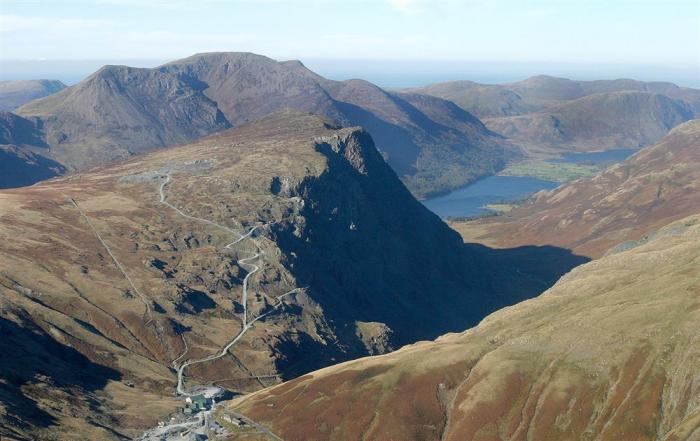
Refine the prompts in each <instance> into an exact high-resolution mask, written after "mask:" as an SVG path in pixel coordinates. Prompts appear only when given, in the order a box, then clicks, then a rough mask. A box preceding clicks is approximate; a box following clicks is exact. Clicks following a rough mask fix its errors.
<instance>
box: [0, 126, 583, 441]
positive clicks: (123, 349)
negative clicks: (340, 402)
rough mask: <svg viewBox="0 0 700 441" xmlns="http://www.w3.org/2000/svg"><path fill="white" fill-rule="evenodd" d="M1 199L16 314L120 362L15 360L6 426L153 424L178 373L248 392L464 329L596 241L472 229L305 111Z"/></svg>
mask: <svg viewBox="0 0 700 441" xmlns="http://www.w3.org/2000/svg"><path fill="white" fill-rule="evenodd" d="M271 158H274V160H272V159H271ZM191 195H197V196H196V197H192V196H191ZM0 199H1V200H2V211H1V213H2V215H1V216H2V217H1V219H2V223H1V225H2V230H1V231H0V235H2V237H3V238H4V239H3V240H4V243H7V244H8V246H7V247H5V248H3V249H2V251H1V252H0V264H1V267H2V272H1V273H0V275H1V279H0V280H1V284H0V286H1V288H0V289H2V307H1V308H0V311H2V318H3V320H6V321H7V323H8V326H13V327H15V328H16V329H17V330H18V331H13V333H14V334H16V335H17V336H18V337H21V338H24V339H28V338H29V335H32V336H36V337H31V338H38V336H42V337H41V338H43V339H46V341H47V342H51V343H50V344H51V345H55V346H57V347H59V348H64V347H65V348H75V350H76V351H77V352H78V353H79V354H81V355H80V356H81V357H83V358H82V359H81V360H83V361H81V363H92V364H94V365H95V367H94V368H92V369H94V370H95V371H96V372H99V371H100V370H105V371H107V372H109V375H107V376H106V377H100V378H103V379H104V378H106V380H105V381H104V382H102V383H96V384H94V385H90V386H89V387H88V385H85V384H83V383H81V382H76V383H75V384H70V383H63V382H62V381H63V380H62V378H63V377H62V375H63V374H59V373H57V372H56V371H55V369H57V368H59V366H61V365H60V364H57V363H55V362H54V361H52V360H51V356H50V354H52V353H56V350H53V352H49V358H48V360H47V362H48V363H51V364H52V367H49V368H43V369H42V372H43V373H42V374H41V375H38V376H33V375H30V376H28V377H27V376H25V375H24V374H22V373H20V372H17V373H16V374H13V375H12V376H10V377H9V379H8V380H9V381H8V382H6V383H4V384H5V385H6V386H5V387H7V388H8V389H7V392H4V394H5V395H4V398H3V403H7V404H9V405H10V406H9V407H7V406H6V405H5V406H3V408H2V410H0V415H2V417H1V418H0V421H2V422H3V423H2V424H0V430H1V432H0V433H3V436H12V437H13V438H17V439H27V437H28V436H29V435H28V434H29V433H32V434H36V435H37V436H39V437H40V438H44V437H47V436H48V434H49V433H59V435H58V436H66V434H67V433H80V434H81V436H85V437H97V438H99V439H112V438H114V439H119V438H120V437H134V436H138V435H139V434H140V433H141V432H142V431H144V430H146V429H148V428H153V427H156V426H157V422H158V421H163V420H164V419H165V418H166V417H167V416H168V415H171V414H172V412H175V411H177V409H178V407H180V406H182V404H179V403H181V399H182V398H177V397H175V396H174V392H175V391H177V392H178V393H179V394H180V397H183V396H184V397H187V396H191V395H193V394H194V393H195V391H199V390H200V388H201V387H206V388H211V387H214V388H221V389H217V390H226V391H229V392H228V393H235V394H242V393H248V392H251V391H255V390H258V389H260V388H263V387H266V386H269V385H271V384H276V383H278V382H280V381H281V380H285V379H290V378H295V377H297V376H299V375H302V374H304V373H306V372H309V371H311V370H314V369H317V368H320V367H323V366H327V365H330V364H334V363H337V362H339V361H342V360H348V359H354V358H357V357H359V356H363V355H369V354H381V353H386V352H388V351H391V350H393V349H395V348H397V347H400V346H402V345H404V344H406V343H410V342H414V341H417V340H421V339H425V338H435V337H437V336H438V335H441V334H443V333H445V332H448V331H457V330H460V329H464V328H465V327H468V326H471V325H473V324H476V323H477V322H478V321H479V320H480V319H481V318H482V317H483V316H484V315H486V314H488V313H489V312H491V311H494V310H496V309H498V308H500V307H502V306H505V305H510V304H514V303H516V302H518V301H521V300H523V299H526V298H529V297H532V296H534V295H537V294H538V293H539V292H541V291H542V290H544V289H546V288H547V287H548V286H550V285H551V284H552V283H554V282H555V281H556V280H557V278H558V277H559V276H560V275H561V274H564V273H565V272H567V271H568V270H569V269H570V268H572V267H573V266H576V265H578V264H580V263H582V262H584V261H585V260H586V259H585V258H581V257H578V256H575V255H572V254H570V253H568V252H567V251H566V250H559V249H556V248H553V247H524V248H518V249H512V250H508V249H503V250H492V249H489V248H487V247H483V246H478V245H465V244H463V243H462V242H461V240H460V238H459V236H458V235H457V234H456V233H454V232H453V231H451V230H450V229H449V228H448V227H447V226H446V225H444V224H443V223H442V222H441V221H440V220H439V219H438V218H437V216H435V215H433V214H432V213H430V212H429V211H428V210H426V209H425V208H424V207H423V206H422V205H421V204H420V203H419V202H418V201H416V200H415V199H414V198H413V197H412V196H411V194H410V193H409V192H408V190H407V189H406V188H405V187H404V186H403V185H402V184H401V182H400V181H399V180H398V178H397V176H396V174H395V173H394V172H393V171H392V170H391V169H390V168H389V167H388V166H387V165H386V163H385V162H384V161H383V159H382V157H381V155H380V154H379V152H378V151H377V150H376V149H375V148H374V145H373V143H372V140H371V138H370V136H369V134H367V132H364V131H363V130H362V129H359V128H345V129H343V128H338V127H336V126H334V125H332V124H331V123H329V122H328V121H324V120H322V119H319V118H318V117H315V116H312V115H308V114H302V113H295V112H285V113H282V114H278V115H275V116H271V117H268V118H264V119H262V120H260V121H257V122H255V123H250V124H244V125H242V126H240V127H239V128H236V129H232V130H229V131H225V132H222V133H220V134H216V135H213V136H211V137H207V138H203V139H202V140H200V141H197V142H195V143H193V144H190V145H185V146H182V147H174V148H170V149H165V150H160V151H157V152H154V153H151V154H148V155H145V156H138V157H135V158H133V159H131V160H129V161H127V162H123V163H119V164H115V165H111V166H107V167H102V168H97V169H94V170H91V171H88V172H84V173H77V174H71V175H68V176H66V177H60V178H56V179H53V180H51V181H48V182H46V183H42V184H39V185H35V186H32V187H26V188H21V189H12V190H4V191H3V192H0ZM386 200H392V201H393V204H392V206H391V207H387V206H386V204H385V203H384V201H386ZM37 256H41V257H40V259H39V258H37ZM389 257H390V259H389ZM542 262H548V264H547V265H546V267H541V265H542ZM407 274H408V275H411V276H410V277H407V276H406V275H407ZM351 281H352V282H351ZM425 293H430V295H429V296H426V295H425ZM426 317H430V320H424V318H426ZM19 330H22V331H21V332H20V331H19ZM24 335H27V337H22V336H24ZM7 344H11V346H10V347H15V348H20V347H25V344H23V343H20V342H16V343H12V342H7ZM46 344H49V343H46ZM7 350H10V349H9V348H8V349H7ZM63 350H64V349H61V351H63ZM65 350H68V349H65ZM71 350H73V349H71ZM19 356H20V357H23V358H25V359H26V363H30V364H37V365H38V364H39V362H38V361H37V360H36V359H35V357H37V355H36V354H34V353H32V352H31V351H25V350H22V352H21V353H20V355H19ZM66 363H68V364H67V365H66V367H65V368H66V369H74V368H75V366H74V365H72V364H71V363H72V361H71V359H67V361H66ZM54 366H55V367H54ZM62 369H63V368H62ZM3 372H8V369H7V368H4V370H3ZM9 372H13V371H11V370H10V371H9ZM197 393H199V392H197ZM135 396H138V397H139V399H138V400H136V401H135V400H134V397H135ZM61 397H69V399H70V400H71V402H72V406H71V409H70V412H68V411H67V410H63V409H62V408H61V407H60V406H57V402H58V401H57V400H63V399H66V398H61ZM90 403H100V406H99V407H94V405H93V404H90ZM40 413H44V414H46V415H50V416H51V419H52V420H53V421H56V422H58V424H59V426H58V427H60V432H56V430H57V429H56V426H55V425H54V424H51V425H45V424H46V421H47V418H46V417H39V416H36V417H35V416H33V415H39V414H40ZM197 418H199V417H197ZM10 421H13V422H12V423H9V422H10ZM195 421H199V420H198V419H197V420H195ZM15 422H17V423H15ZM178 424H180V423H178ZM60 433H62V434H63V435H60Z"/></svg>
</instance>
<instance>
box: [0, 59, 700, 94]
mask: <svg viewBox="0 0 700 441" xmlns="http://www.w3.org/2000/svg"><path fill="white" fill-rule="evenodd" d="M189 55H191V54H183V55H182V57H181V58H184V57H186V56H189ZM273 58H275V59H278V60H286V59H288V57H273ZM173 59H175V58H173ZM168 61H172V59H104V60H0V80H28V79H56V80H61V81H63V82H64V83H66V84H69V85H70V84H75V83H77V82H79V81H80V80H82V79H84V78H85V77H87V76H88V75H90V74H91V73H93V72H95V71H96V70H97V69H99V68H100V67H102V66H104V65H105V64H123V65H127V66H133V67H155V66H159V65H161V64H163V63H166V62H168ZM301 61H302V62H303V63H304V64H305V65H306V66H307V67H308V68H309V69H311V70H313V71H315V72H316V73H318V74H320V75H323V76H325V77H327V78H330V79H333V80H346V79H350V78H362V79H365V80H368V81H371V82H373V83H375V84H377V85H379V86H381V87H386V88H392V87H418V86H425V85H427V84H432V83H438V82H442V81H453V80H471V81H476V82H479V83H487V84H498V83H507V82H512V81H518V80H523V79H525V78H528V77H531V76H533V75H541V74H543V75H551V76H557V77H564V78H571V79H577V80H600V79H615V78H634V79H637V80H642V81H671V82H673V83H676V84H678V85H679V86H686V87H698V88H700V75H699V74H698V70H697V67H683V68H673V67H667V66H647V65H631V64H624V65H614V64H596V63H586V64H584V63H580V64H576V63H514V62H513V63H511V62H472V61H418V60H349V59H338V60H333V59H319V58H302V60H301Z"/></svg>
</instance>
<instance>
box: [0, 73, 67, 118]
mask: <svg viewBox="0 0 700 441" xmlns="http://www.w3.org/2000/svg"><path fill="white" fill-rule="evenodd" d="M65 87H66V85H65V84H63V83H62V82H60V81H58V80H17V81H0V111H9V110H14V109H16V108H17V107H19V106H21V105H23V104H26V103H28V102H29V101H32V100H35V99H37V98H43V97H45V96H47V95H51V94H54V93H56V92H58V91H60V90H62V89H64V88H65Z"/></svg>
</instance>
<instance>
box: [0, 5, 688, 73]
mask: <svg viewBox="0 0 700 441" xmlns="http://www.w3.org/2000/svg"><path fill="white" fill-rule="evenodd" d="M221 50H233V51H250V52H257V53H262V54H265V55H268V56H271V57H273V58H277V59H289V58H298V59H301V60H303V61H307V60H311V63H309V62H307V64H310V65H311V64H313V63H317V64H319V65H323V66H326V68H327V69H332V66H331V65H328V64H327V63H326V62H327V61H328V60H346V63H345V65H347V66H348V67H349V68H352V67H353V64H352V63H348V61H352V60H358V61H360V60H362V61H363V62H367V63H368V64H367V65H368V66H370V65H374V66H375V69H380V70H381V67H380V66H388V65H389V64H390V63H389V62H391V61H395V60H400V61H402V62H404V63H407V64H405V66H406V67H407V68H410V67H409V66H411V65H413V66H421V65H422V66H425V64H426V63H433V64H434V65H435V66H436V70H440V69H442V70H445V69H447V70H449V68H448V67H449V66H453V67H454V66H457V65H460V63H461V65H463V66H466V65H468V64H469V63H471V64H472V65H476V64H481V65H484V66H485V65H498V66H501V67H500V68H501V69H503V68H506V67H504V66H508V65H511V66H533V69H536V67H535V66H544V67H540V68H545V69H546V66H559V67H560V70H561V66H570V67H572V66H574V67H572V69H574V70H575V66H581V67H582V68H585V67H586V66H588V69H589V70H590V69H591V68H592V66H608V67H606V68H603V69H604V70H605V72H601V76H605V75H603V74H605V73H609V74H614V73H615V71H614V69H613V68H610V66H613V67H614V66H617V67H620V66H632V67H634V68H633V69H632V68H628V69H627V70H628V71H631V72H630V73H636V72H639V74H638V75H636V76H637V77H640V76H644V73H645V69H648V71H647V74H649V73H651V72H659V75H661V76H663V75H666V76H668V75H673V73H672V72H677V73H678V72H681V73H682V75H685V76H690V77H691V78H690V80H692V76H696V75H697V76H700V74H699V73H698V69H700V67H699V66H700V1H698V0H606V1H603V0H522V1H516V0H490V1H481V0H463V1H457V0H443V1H440V0H432V1H428V0H373V1H370V0H356V1H352V0H347V1H334V0H189V1H187V0H172V1H165V0H93V1H87V0H64V1H60V0H53V1H50V0H0V69H5V70H8V69H12V68H16V63H15V62H16V61H17V60H24V61H25V62H28V61H32V60H33V61H36V60H48V61H51V60H105V61H110V60H113V62H121V61H122V60H129V61H132V64H139V61H138V60H141V64H144V65H145V64H149V63H151V64H153V63H157V62H160V61H164V60H170V59H175V58H180V57H184V56H187V55H190V54H193V53H196V52H205V51H221ZM314 60H315V61H314ZM13 63H15V64H13ZM324 63H325V64H324ZM340 65H342V63H341V64H340ZM27 66H31V63H30V64H27ZM446 66H448V67H446ZM423 69H425V68H424V67H423ZM611 69H612V70H611ZM351 70H352V69H351ZM457 70H459V69H457ZM554 70H556V69H554ZM361 71H362V69H359V70H358V73H362V72H361ZM626 72H627V71H626V70H625V69H622V70H621V71H620V73H626ZM663 72H665V73H663ZM668 72H671V73H670V74H669V73H668ZM544 73H549V72H544ZM590 73H591V74H594V73H595V72H590ZM348 74H350V72H348ZM679 75H681V74H679ZM659 79H665V78H659ZM699 81H700V80H699Z"/></svg>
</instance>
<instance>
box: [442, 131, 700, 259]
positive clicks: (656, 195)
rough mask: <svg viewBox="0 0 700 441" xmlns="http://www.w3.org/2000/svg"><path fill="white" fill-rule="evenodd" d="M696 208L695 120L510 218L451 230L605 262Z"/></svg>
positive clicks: (699, 179) (699, 193)
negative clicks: (619, 247)
mask: <svg viewBox="0 0 700 441" xmlns="http://www.w3.org/2000/svg"><path fill="white" fill-rule="evenodd" d="M698 208H700V120H692V121H689V122H687V123H684V124H682V125H680V126H678V127H676V128H675V129H674V130H672V131H671V132H670V133H669V134H668V135H667V136H666V137H665V138H663V140H661V142H659V143H658V144H656V145H654V146H651V147H647V148H645V149H643V150H641V151H640V152H638V153H637V154H635V155H634V156H632V157H631V158H629V159H627V160H626V161H624V162H622V163H620V164H617V165H615V166H613V167H611V168H609V169H608V170H606V171H604V172H602V173H601V174H599V175H597V176H595V177H593V178H590V179H582V180H578V181H574V182H572V183H569V184H565V185H563V186H561V187H559V188H557V189H555V190H553V191H548V192H540V193H538V194H537V195H536V196H535V197H534V199H533V200H532V201H530V202H528V203H526V204H524V205H523V206H521V207H520V208H518V209H515V210H513V211H511V212H510V213H508V214H506V215H503V216H499V217H496V218H493V219H488V220H483V221H478V222H469V223H454V225H453V226H454V228H455V229H457V230H458V231H461V232H462V233H463V235H464V236H465V237H470V238H471V239H472V240H476V241H485V242H488V243H490V244H497V245H501V246H516V245H523V244H551V245H556V246H560V247H564V248H568V249H571V250H573V251H574V252H576V253H577V254H582V255H587V256H590V257H599V256H601V255H602V254H604V253H605V252H606V251H607V250H608V249H609V248H610V247H612V246H614V245H616V244H618V243H620V242H623V241H628V240H639V239H642V238H644V236H645V235H647V234H649V233H650V232H653V231H654V230H656V229H658V228H659V227H661V226H663V225H665V224H668V223H669V222H671V221H674V220H676V219H681V218H683V217H686V216H688V215H690V214H692V213H694V212H696V211H697V210H698ZM477 230H478V234H474V231H477Z"/></svg>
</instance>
